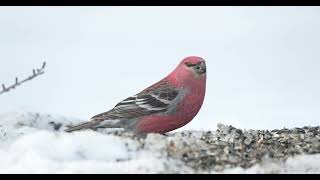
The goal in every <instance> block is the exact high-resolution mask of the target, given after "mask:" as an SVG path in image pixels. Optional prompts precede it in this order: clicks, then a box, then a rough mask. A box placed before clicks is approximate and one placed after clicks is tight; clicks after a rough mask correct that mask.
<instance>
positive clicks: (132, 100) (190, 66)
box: [66, 56, 206, 134]
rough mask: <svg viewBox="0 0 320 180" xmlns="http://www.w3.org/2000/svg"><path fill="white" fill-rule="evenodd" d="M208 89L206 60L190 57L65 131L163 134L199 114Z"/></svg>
mask: <svg viewBox="0 0 320 180" xmlns="http://www.w3.org/2000/svg"><path fill="white" fill-rule="evenodd" d="M205 89H206V65H205V61H204V60H203V59H202V58H201V57H196V56H190V57H187V58H185V59H183V60H182V61H181V62H180V64H179V65H178V66H177V67H176V69H175V70H174V71H173V72H171V73H170V74H169V75H168V76H167V77H165V78H164V79H162V80H161V81H159V82H157V83H156V84H154V85H152V86H150V87H148V88H146V89H145V90H143V91H142V92H140V93H138V94H136V95H134V96H131V97H129V98H127V99H125V100H123V101H121V102H120V103H118V104H117V105H116V106H115V107H114V108H113V109H111V110H110V111H107V112H105V113H101V114H98V115H96V116H94V117H92V118H91V120H90V121H89V122H87V123H84V124H81V125H78V126H74V127H71V128H69V129H67V130H66V132H72V131H76V130H81V129H88V128H89V129H94V130H95V129H97V128H124V129H126V130H129V131H133V132H134V133H136V134H146V133H162V134H163V133H166V132H169V131H172V130H175V129H177V128H180V127H182V126H184V125H186V124H187V123H189V122H190V121H191V120H192V119H193V118H194V117H195V116H196V115H197V113H198V112H199V110H200V108H201V106H202V103H203V100H204V96H205Z"/></svg>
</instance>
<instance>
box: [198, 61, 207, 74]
mask: <svg viewBox="0 0 320 180" xmlns="http://www.w3.org/2000/svg"><path fill="white" fill-rule="evenodd" d="M199 67H200V69H199V73H200V74H204V73H206V72H207V67H206V63H205V62H204V61H203V62H201V64H200V66H199Z"/></svg>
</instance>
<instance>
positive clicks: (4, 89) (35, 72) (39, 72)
mask: <svg viewBox="0 0 320 180" xmlns="http://www.w3.org/2000/svg"><path fill="white" fill-rule="evenodd" d="M45 67H46V62H43V64H42V66H41V68H40V69H37V70H35V69H33V70H32V75H31V76H29V77H27V78H25V79H23V80H22V81H19V79H18V77H16V78H15V83H14V84H13V85H11V86H8V87H6V86H5V85H4V84H2V90H1V91H0V95H1V94H3V93H5V92H8V91H10V90H11V89H15V88H16V87H17V86H19V85H21V84H23V83H25V82H27V81H30V80H32V79H33V78H35V77H37V76H40V75H42V74H44V69H45Z"/></svg>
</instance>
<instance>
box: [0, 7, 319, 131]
mask: <svg viewBox="0 0 320 180" xmlns="http://www.w3.org/2000/svg"><path fill="white" fill-rule="evenodd" d="M319 19H320V7H1V8H0V67H1V70H0V83H6V84H10V83H12V82H13V80H14V77H15V76H16V75H18V76H19V77H20V78H23V77H26V76H28V75H29V74H30V72H31V69H32V68H34V67H38V66H40V65H41V63H42V61H43V60H46V61H47V63H48V66H47V68H46V74H45V75H43V76H41V77H39V78H37V79H35V80H33V81H31V82H28V83H26V84H24V85H23V86H20V87H19V88H18V89H16V90H14V91H12V92H10V93H6V94H3V95H1V96H0V113H6V112H11V111H19V110H21V109H24V110H30V111H36V112H42V113H50V114H59V115H65V116H71V117H77V118H83V119H87V118H89V117H91V116H93V115H95V114H97V113H100V112H104V111H106V110H109V109H111V108H112V107H113V106H114V105H115V104H116V103H118V102H119V101H121V100H123V99H124V98H126V97H128V96H130V95H133V94H135V93H137V92H139V91H141V90H143V89H144V88H145V87H147V86H149V85H151V84H153V83H155V82H157V81H158V80H160V79H161V78H163V77H164V76H166V75H167V74H168V73H169V72H170V71H172V70H173V69H174V68H175V66H176V65H177V64H178V63H179V61H180V60H181V59H182V58H184V57H186V56H189V55H197V56H201V57H203V58H204V59H206V61H207V67H208V80H207V94H206V99H205V102H204V105H203V107H202V109H201V111H200V112H199V114H198V116H197V117H196V118H195V119H194V120H193V121H192V122H191V123H189V124H188V125H187V126H185V127H184V128H183V129H199V130H200V129H204V130H213V129H216V125H217V123H219V122H221V123H224V124H231V125H233V126H236V127H239V128H247V129H248V128H255V129H257V128H258V129H272V128H282V127H294V126H304V125H319V124H320V84H319V83H320V81H319V78H320V70H319V68H320V21H319Z"/></svg>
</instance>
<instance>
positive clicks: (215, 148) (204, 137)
mask: <svg viewBox="0 0 320 180" xmlns="http://www.w3.org/2000/svg"><path fill="white" fill-rule="evenodd" d="M113 134H115V135H117V136H121V137H127V138H134V139H136V140H137V141H139V142H140V145H141V146H140V148H141V149H144V150H145V149H152V148H154V146H156V144H159V146H160V147H159V149H161V150H162V153H164V154H165V155H167V156H168V157H170V158H173V159H178V160H181V161H183V162H184V163H185V164H184V165H186V166H188V167H190V168H191V169H193V171H194V172H193V173H212V172H223V170H226V169H230V168H236V167H241V168H244V169H248V168H251V167H253V166H254V165H257V164H263V163H265V162H273V163H283V162H285V161H286V160H287V159H288V158H289V157H294V156H296V155H301V154H316V153H320V127H319V126H317V127H309V126H305V127H302V128H294V129H279V130H272V131H268V130H241V129H237V128H235V127H232V126H227V125H223V124H218V129H217V130H216V131H207V132H200V131H185V132H177V133H168V134H167V135H159V134H150V135H148V136H147V137H145V138H141V137H136V136H134V135H132V134H130V133H121V132H114V133H113ZM155 142H157V143H156V144H155ZM160 144H161V145H160Z"/></svg>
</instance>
